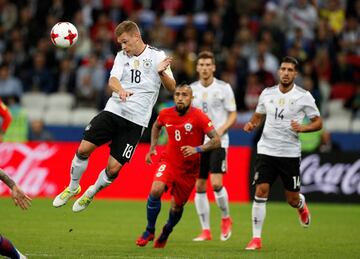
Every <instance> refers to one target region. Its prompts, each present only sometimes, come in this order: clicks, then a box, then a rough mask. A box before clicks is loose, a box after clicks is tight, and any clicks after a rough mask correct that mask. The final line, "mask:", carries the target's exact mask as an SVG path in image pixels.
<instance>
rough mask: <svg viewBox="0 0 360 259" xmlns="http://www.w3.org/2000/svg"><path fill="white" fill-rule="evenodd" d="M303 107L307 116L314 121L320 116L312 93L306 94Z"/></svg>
mask: <svg viewBox="0 0 360 259" xmlns="http://www.w3.org/2000/svg"><path fill="white" fill-rule="evenodd" d="M301 105H303V106H304V112H305V115H306V116H307V117H308V118H310V119H312V118H314V117H318V116H320V112H319V109H318V108H317V106H316V103H315V99H314V97H313V96H312V95H311V93H310V92H306V94H305V95H304V97H303V98H301Z"/></svg>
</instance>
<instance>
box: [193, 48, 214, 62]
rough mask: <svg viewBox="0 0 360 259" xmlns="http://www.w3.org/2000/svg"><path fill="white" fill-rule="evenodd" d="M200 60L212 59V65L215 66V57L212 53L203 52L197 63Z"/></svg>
mask: <svg viewBox="0 0 360 259" xmlns="http://www.w3.org/2000/svg"><path fill="white" fill-rule="evenodd" d="M199 59H211V61H212V63H213V64H215V57H214V54H213V53H212V52H211V51H201V52H200V53H199V55H198V57H197V62H199Z"/></svg>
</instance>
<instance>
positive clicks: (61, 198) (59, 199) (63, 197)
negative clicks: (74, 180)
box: [53, 186, 81, 208]
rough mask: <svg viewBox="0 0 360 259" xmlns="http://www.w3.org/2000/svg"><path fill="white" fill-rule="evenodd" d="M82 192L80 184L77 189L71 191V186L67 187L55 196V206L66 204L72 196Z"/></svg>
mask: <svg viewBox="0 0 360 259" xmlns="http://www.w3.org/2000/svg"><path fill="white" fill-rule="evenodd" d="M80 192H81V187H80V186H79V187H78V188H77V189H76V190H75V191H70V189H69V187H67V188H66V189H65V190H63V191H62V193H60V194H59V195H58V196H56V197H55V199H54V201H53V206H54V207H56V208H58V207H61V206H63V205H65V204H66V203H67V202H68V200H69V199H70V198H71V197H73V196H75V195H78V194H79V193H80Z"/></svg>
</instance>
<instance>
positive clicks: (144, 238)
mask: <svg viewBox="0 0 360 259" xmlns="http://www.w3.org/2000/svg"><path fill="white" fill-rule="evenodd" d="M153 240H154V234H153V233H150V232H149V231H147V230H146V231H145V232H144V233H143V234H142V235H141V236H140V237H139V238H138V239H137V240H136V245H137V246H146V245H147V243H149V241H153Z"/></svg>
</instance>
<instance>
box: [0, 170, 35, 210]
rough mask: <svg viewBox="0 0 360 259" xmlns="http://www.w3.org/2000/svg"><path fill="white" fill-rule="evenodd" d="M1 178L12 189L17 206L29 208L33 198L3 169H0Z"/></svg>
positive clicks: (12, 195)
mask: <svg viewBox="0 0 360 259" xmlns="http://www.w3.org/2000/svg"><path fill="white" fill-rule="evenodd" d="M0 180H1V181H3V182H4V183H5V184H6V185H7V186H8V187H9V188H10V190H11V197H12V199H13V200H14V203H15V205H16V206H20V208H22V209H27V208H28V207H30V205H31V198H30V197H29V196H27V195H26V194H25V193H24V192H23V191H22V190H21V189H20V188H19V187H18V186H17V185H16V183H15V182H14V181H13V179H11V178H10V177H9V176H8V175H7V174H6V173H5V172H4V171H3V170H1V169H0Z"/></svg>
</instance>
